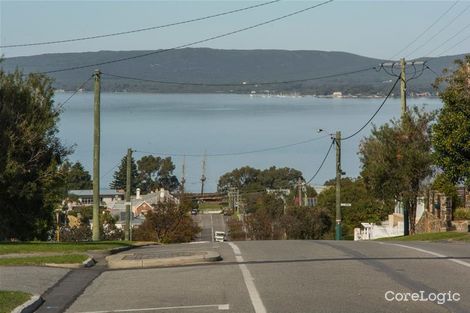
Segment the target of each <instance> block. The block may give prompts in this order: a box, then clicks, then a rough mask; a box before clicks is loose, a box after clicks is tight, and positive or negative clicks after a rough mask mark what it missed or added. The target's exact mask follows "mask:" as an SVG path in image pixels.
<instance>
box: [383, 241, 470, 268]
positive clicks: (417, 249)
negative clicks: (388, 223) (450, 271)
mask: <svg viewBox="0 0 470 313" xmlns="http://www.w3.org/2000/svg"><path fill="white" fill-rule="evenodd" d="M387 244H389V245H394V246H398V247H403V248H408V249H412V250H416V251H420V252H423V253H427V254H430V255H434V256H437V257H439V258H446V260H447V261H451V262H454V263H457V264H460V265H463V266H466V267H470V263H467V262H464V261H462V260H456V259H450V258H449V257H448V256H446V255H444V254H440V253H436V252H433V251H429V250H425V249H421V248H416V247H411V246H407V245H402V244H399V243H387Z"/></svg>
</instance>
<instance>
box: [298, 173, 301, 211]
mask: <svg viewBox="0 0 470 313" xmlns="http://www.w3.org/2000/svg"><path fill="white" fill-rule="evenodd" d="M297 187H298V188H299V190H298V195H297V196H298V197H299V207H301V206H302V178H300V177H299V179H298V181H297Z"/></svg>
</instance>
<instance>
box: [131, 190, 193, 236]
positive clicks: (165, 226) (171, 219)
mask: <svg viewBox="0 0 470 313" xmlns="http://www.w3.org/2000/svg"><path fill="white" fill-rule="evenodd" d="M191 207H192V201H191V199H189V198H185V197H184V198H183V200H182V203H181V204H180V205H177V204H175V203H173V202H164V203H159V204H158V205H157V207H156V209H155V210H154V211H149V212H148V213H147V214H146V216H145V221H144V222H143V223H142V225H141V226H139V228H138V229H137V230H136V231H135V232H134V239H135V240H150V241H157V242H160V243H177V242H189V241H191V240H193V239H194V238H195V237H196V235H197V234H198V233H200V232H201V229H200V227H199V226H197V224H196V223H195V222H194V221H193V219H192V218H191V216H190V214H189V212H190V210H191Z"/></svg>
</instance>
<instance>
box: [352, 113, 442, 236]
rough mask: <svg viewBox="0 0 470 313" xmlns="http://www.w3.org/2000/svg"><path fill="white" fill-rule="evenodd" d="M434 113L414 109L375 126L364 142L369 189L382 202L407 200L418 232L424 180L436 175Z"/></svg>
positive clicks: (364, 168)
mask: <svg viewBox="0 0 470 313" xmlns="http://www.w3.org/2000/svg"><path fill="white" fill-rule="evenodd" d="M433 119H434V114H433V113H427V112H425V111H423V110H418V109H417V108H414V109H413V110H411V111H408V112H407V113H406V114H404V116H403V117H402V119H401V120H400V121H391V123H386V124H385V125H383V126H381V127H379V128H377V127H374V128H373V129H372V134H371V136H369V137H368V138H366V139H365V140H363V141H362V143H361V146H360V149H359V154H360V158H361V162H362V172H361V175H362V177H363V178H364V182H365V184H366V186H367V188H368V190H369V191H371V192H372V194H373V195H374V196H376V197H377V198H379V199H381V200H382V201H384V202H386V203H389V204H393V202H394V201H401V202H402V203H403V206H404V209H405V213H406V212H409V218H408V222H409V225H410V232H411V233H414V230H415V218H416V206H417V197H418V196H419V195H420V191H421V188H422V183H423V181H424V180H425V179H426V178H427V177H429V176H430V175H431V174H432V163H433V160H432V155H431V137H430V133H431V131H430V130H431V121H432V120H433Z"/></svg>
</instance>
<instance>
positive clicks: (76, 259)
mask: <svg viewBox="0 0 470 313" xmlns="http://www.w3.org/2000/svg"><path fill="white" fill-rule="evenodd" d="M86 259H88V255H86V254H64V255H50V256H32V257H21V258H0V266H2V265H3V266H5V265H6V266H14V265H16V266H24V265H44V264H46V263H55V264H77V263H82V262H83V261H85V260H86Z"/></svg>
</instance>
